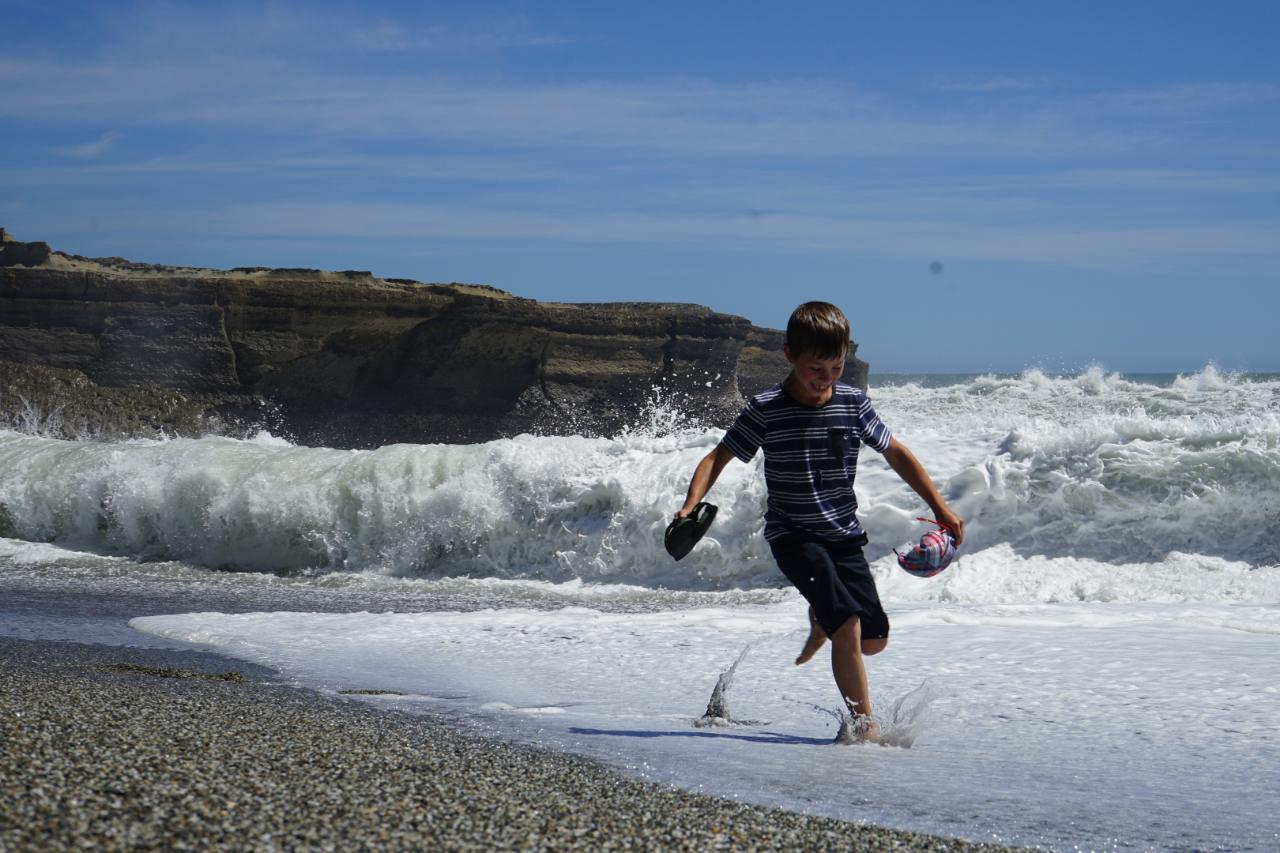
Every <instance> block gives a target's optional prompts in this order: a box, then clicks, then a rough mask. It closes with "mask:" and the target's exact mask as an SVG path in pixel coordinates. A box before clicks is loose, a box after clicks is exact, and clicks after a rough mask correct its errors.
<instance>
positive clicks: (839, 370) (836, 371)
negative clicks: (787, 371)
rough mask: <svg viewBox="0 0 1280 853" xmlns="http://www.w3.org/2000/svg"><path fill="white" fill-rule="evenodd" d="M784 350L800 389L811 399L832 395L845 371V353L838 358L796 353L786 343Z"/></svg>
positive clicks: (823, 398)
mask: <svg viewBox="0 0 1280 853" xmlns="http://www.w3.org/2000/svg"><path fill="white" fill-rule="evenodd" d="M782 352H783V354H784V355H786V357H787V361H788V362H790V363H791V372H792V373H793V374H795V377H796V382H797V384H798V386H799V388H798V390H801V391H803V392H805V393H806V394H807V395H809V396H810V399H815V400H825V399H826V398H827V397H828V396H830V393H831V388H832V386H834V385H835V384H836V380H837V379H839V378H840V376H841V375H842V374H843V373H844V359H845V353H841V354H840V355H839V356H837V357H836V358H819V357H818V356H816V355H812V354H802V355H796V354H795V353H793V352H792V351H791V347H789V346H787V345H785V344H784V345H783V347H782Z"/></svg>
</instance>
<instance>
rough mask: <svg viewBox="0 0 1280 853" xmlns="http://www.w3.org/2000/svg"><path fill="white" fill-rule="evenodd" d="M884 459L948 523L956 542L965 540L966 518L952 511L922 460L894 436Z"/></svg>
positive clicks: (936, 514) (939, 520) (942, 520)
mask: <svg viewBox="0 0 1280 853" xmlns="http://www.w3.org/2000/svg"><path fill="white" fill-rule="evenodd" d="M884 461H886V462H888V463H889V467H890V468H892V469H893V470H894V471H896V472H897V474H898V476H899V477H901V478H902V481H903V482H904V483H906V484H907V485H908V486H910V487H911V488H912V489H914V490H915V493H916V494H917V495H919V496H920V497H921V498H923V499H924V502H925V503H927V504H928V505H929V508H930V509H932V510H933V517H934V519H935V520H936V521H937V522H938V523H939V524H943V525H946V526H947V527H948V528H949V529H950V530H951V532H952V533H954V534H955V536H956V544H957V545H959V544H960V543H961V542H963V541H964V519H963V518H961V517H960V516H958V515H956V514H955V513H954V512H952V511H951V507H949V506H947V502H946V501H945V500H943V499H942V495H940V494H938V490H937V488H935V487H934V485H933V480H932V479H930V477H929V472H927V471H925V470H924V466H923V465H921V464H920V460H918V459H916V457H915V454H913V453H912V452H911V451H910V450H908V449H907V447H906V445H904V444H902V443H901V442H899V441H898V439H896V438H893V439H890V440H889V447H888V448H887V449H886V450H885V452H884Z"/></svg>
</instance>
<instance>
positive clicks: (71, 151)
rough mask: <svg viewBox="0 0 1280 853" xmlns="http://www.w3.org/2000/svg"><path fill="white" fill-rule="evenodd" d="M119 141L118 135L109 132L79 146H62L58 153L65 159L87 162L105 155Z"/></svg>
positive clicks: (111, 131)
mask: <svg viewBox="0 0 1280 853" xmlns="http://www.w3.org/2000/svg"><path fill="white" fill-rule="evenodd" d="M119 139H120V134H119V133H116V132H115V131H113V130H109V131H107V132H106V133H104V134H102V135H101V136H99V137H98V138H97V139H95V140H94V141H93V142H85V143H83V144H81V145H67V146H63V147H62V148H60V149H59V152H60V153H61V154H64V155H66V156H67V157H73V158H75V159H78V160H89V159H92V158H94V157H99V156H101V155H102V154H104V153H106V151H107V149H108V148H110V147H111V146H113V145H115V144H116V142H117V141H118V140H119Z"/></svg>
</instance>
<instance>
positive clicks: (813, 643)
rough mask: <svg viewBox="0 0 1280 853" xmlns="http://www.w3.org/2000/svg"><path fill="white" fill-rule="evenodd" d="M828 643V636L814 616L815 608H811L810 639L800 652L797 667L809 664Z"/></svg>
mask: <svg viewBox="0 0 1280 853" xmlns="http://www.w3.org/2000/svg"><path fill="white" fill-rule="evenodd" d="M826 641H827V635H826V634H825V633H823V631H822V626H820V625H819V624H818V620H817V619H815V618H814V616H813V608H812V607H810V608H809V639H807V640H805V641H804V648H803V649H801V650H800V655H799V656H798V657H797V658H796V666H800V664H803V663H808V662H809V660H810V659H811V658H812V657H813V656H814V655H816V654H817V653H818V649H820V648H822V645H823V644H824V643H825V642H826Z"/></svg>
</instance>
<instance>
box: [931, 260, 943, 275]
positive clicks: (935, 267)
mask: <svg viewBox="0 0 1280 853" xmlns="http://www.w3.org/2000/svg"><path fill="white" fill-rule="evenodd" d="M929 272H931V273H933V274H934V275H937V274H938V273H940V272H942V261H932V262H931V263H930V264H929Z"/></svg>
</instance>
